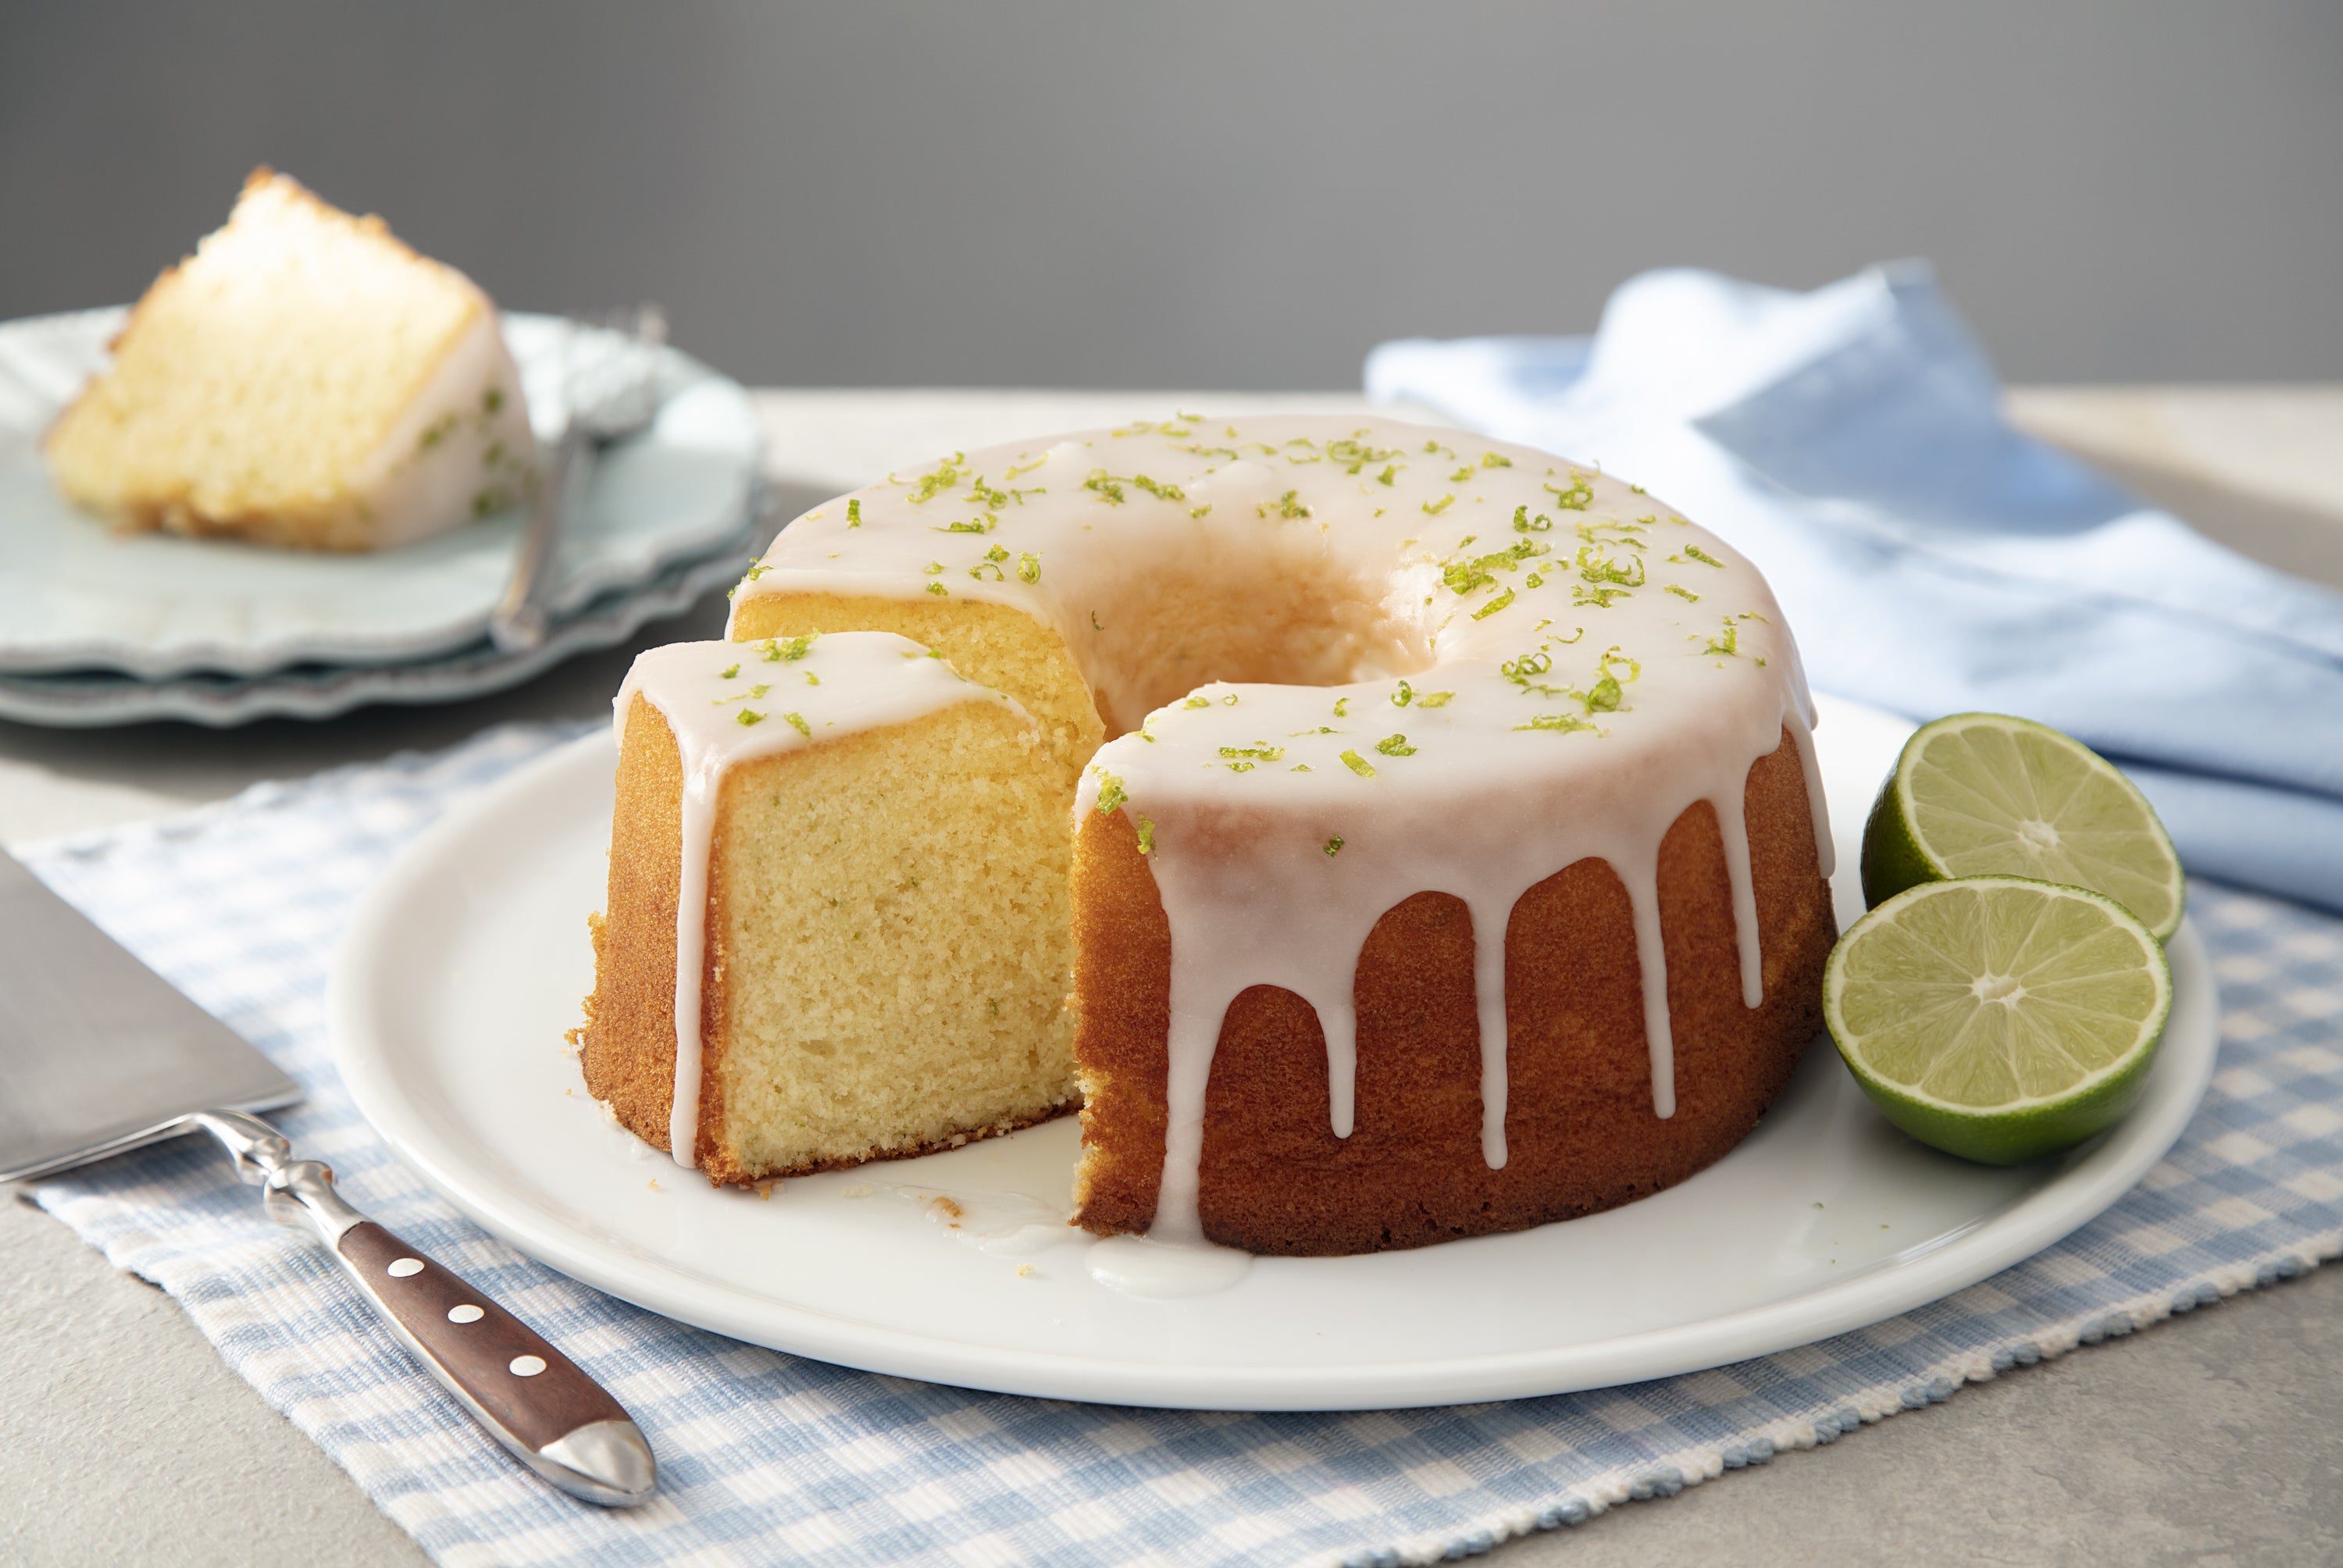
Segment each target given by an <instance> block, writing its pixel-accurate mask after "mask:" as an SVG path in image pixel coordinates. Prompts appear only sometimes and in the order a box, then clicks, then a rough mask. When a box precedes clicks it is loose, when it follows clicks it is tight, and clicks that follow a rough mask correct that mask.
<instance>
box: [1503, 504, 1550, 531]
mask: <svg viewBox="0 0 2343 1568" xmlns="http://www.w3.org/2000/svg"><path fill="white" fill-rule="evenodd" d="M1553 527H1554V519H1553V518H1549V517H1547V516H1546V515H1545V514H1544V512H1540V513H1539V514H1538V515H1537V516H1536V517H1534V518H1533V517H1531V516H1530V509H1529V508H1527V507H1515V508H1513V532H1515V533H1517V534H1542V533H1544V532H1546V531H1547V530H1548V529H1550V528H1553Z"/></svg>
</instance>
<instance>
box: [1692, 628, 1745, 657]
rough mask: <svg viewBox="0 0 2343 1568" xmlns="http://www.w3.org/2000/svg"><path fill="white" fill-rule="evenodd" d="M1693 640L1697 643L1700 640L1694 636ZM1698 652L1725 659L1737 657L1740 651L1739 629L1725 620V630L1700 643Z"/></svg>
mask: <svg viewBox="0 0 2343 1568" xmlns="http://www.w3.org/2000/svg"><path fill="white" fill-rule="evenodd" d="M1693 640H1694V641H1695V642H1697V641H1699V640H1700V639H1699V638H1698V636H1697V635H1695V636H1694V638H1693ZM1700 650H1701V652H1703V653H1706V654H1714V655H1717V656H1720V657H1723V658H1735V657H1737V656H1738V655H1739V653H1740V651H1741V628H1739V627H1736V626H1735V625H1734V624H1733V622H1732V621H1731V620H1727V621H1726V622H1725V629H1724V630H1723V631H1721V632H1719V633H1718V634H1717V635H1716V636H1715V637H1713V638H1709V639H1708V640H1707V641H1706V642H1704V643H1702V644H1701V649H1700Z"/></svg>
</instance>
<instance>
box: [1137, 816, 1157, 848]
mask: <svg viewBox="0 0 2343 1568" xmlns="http://www.w3.org/2000/svg"><path fill="white" fill-rule="evenodd" d="M1139 852H1140V853H1141V854H1142V855H1152V854H1153V853H1155V824H1154V823H1152V822H1151V821H1149V820H1148V819H1146V818H1144V817H1141V819H1139Z"/></svg>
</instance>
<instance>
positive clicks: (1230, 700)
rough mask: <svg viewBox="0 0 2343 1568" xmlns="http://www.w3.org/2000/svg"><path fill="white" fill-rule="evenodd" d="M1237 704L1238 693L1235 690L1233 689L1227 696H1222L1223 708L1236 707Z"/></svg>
mask: <svg viewBox="0 0 2343 1568" xmlns="http://www.w3.org/2000/svg"><path fill="white" fill-rule="evenodd" d="M1236 705H1237V694H1236V693H1235V692H1233V691H1232V692H1230V693H1229V694H1228V695H1227V696H1226V697H1223V698H1222V699H1221V706H1222V707H1223V708H1234V707H1235V706H1236Z"/></svg>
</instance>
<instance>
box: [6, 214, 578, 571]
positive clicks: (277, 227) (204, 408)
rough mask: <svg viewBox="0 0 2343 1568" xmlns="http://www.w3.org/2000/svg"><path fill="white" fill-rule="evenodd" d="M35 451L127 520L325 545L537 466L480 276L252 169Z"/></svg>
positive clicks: (428, 517) (391, 537)
mask: <svg viewBox="0 0 2343 1568" xmlns="http://www.w3.org/2000/svg"><path fill="white" fill-rule="evenodd" d="M47 455H48V460H49V467H50V472H51V474H52V476H53V477H54V478H55V481H56V485H57V487H58V488H59V489H60V490H61V491H63V492H64V494H65V496H66V497H67V498H69V499H71V500H72V501H74V502H75V504H76V505H79V506H82V507H85V508H88V509H90V510H92V511H95V512H97V513H99V514H101V515H102V516H104V517H106V518H109V519H111V520H113V521H114V522H116V524H118V525H119V526H121V527H124V528H131V529H141V528H166V529H170V530H172V531H175V532H177V533H183V534H196V535H228V536H236V537H240V538H247V539H251V540H255V541H257V542H259V543H263V544H271V545H286V546H294V547H298V548H309V549H328V550H362V549H377V548H386V547H388V546H393V545H399V544H405V543H408V542H410V541H412V540H416V539H420V538H427V537H428V536H430V535H433V534H437V533H441V532H444V531H445V530H447V529H448V528H454V527H456V526H457V525H458V524H459V523H462V522H465V521H467V520H468V519H470V518H481V517H487V516H488V515H490V514H492V513H495V512H498V511H501V510H503V509H505V508H507V507H509V506H511V505H513V504H514V503H515V502H517V501H518V500H519V499H520V498H522V496H523V495H524V494H525V493H526V492H527V491H528V489H529V487H531V486H532V485H533V484H534V482H535V473H536V446H535V443H534V441H533V440H532V439H531V437H530V435H529V427H528V410H527V407H526V406H525V404H524V402H523V399H522V396H521V386H520V375H519V372H518V369H517V368H516V367H515V366H514V364H513V360H512V356H511V355H510V353H509V352H508V350H507V348H506V347H505V342H504V336H503V334H502V332H501V331H500V330H499V328H498V320H497V313H496V308H495V307H494V306H492V305H491V304H490V303H489V301H488V296H486V295H485V294H483V293H481V292H480V290H479V289H478V287H477V286H474V285H473V283H472V282H471V280H470V279H468V278H467V277H465V276H464V275H463V274H461V273H459V272H458V271H457V270H456V269H455V268H453V267H450V266H443V265H442V264H440V263H438V262H436V261H432V260H430V259H428V258H427V257H425V256H418V255H417V254H416V253H415V252H414V251H413V250H410V249H409V248H408V247H407V246H404V245H402V244H400V243H399V242H398V241H397V239H396V238H394V237H392V236H391V233H390V231H389V230H388V229H387V227H385V226H384V225H383V222H382V220H381V219H380V218H378V217H352V216H350V215H349V214H347V213H345V212H343V211H341V210H340V209H338V208H337V207H334V206H329V205H328V204H327V203H325V202H323V201H320V200H318V199H317V197H316V196H312V195H311V194H310V193H309V192H308V191H307V190H306V189H304V188H303V187H302V186H300V185H299V184H297V182H295V181H294V180H292V179H289V178H287V176H283V175H280V174H277V173H274V172H273V171H271V170H268V169H266V168H262V169H256V170H255V171H254V172H253V175H252V176H251V177H250V178H249V179H247V180H246V182H245V186H244V193H243V195H242V196H240V197H239V198H238V199H237V201H236V210H235V211H234V212H233V213H232V214H230V216H229V217H228V221H227V225H226V227H224V228H222V229H220V230H219V231H218V232H216V233H215V234H212V235H210V236H207V237H206V238H205V239H204V241H203V242H202V243H201V244H200V245H199V246H197V247H196V254H195V255H194V256H189V257H188V258H187V259H186V260H185V261H183V262H181V263H180V264H179V265H178V266H174V267H171V268H169V269H168V270H166V272H164V274H163V275H162V276H160V277H158V278H156V280H155V284H154V286H152V287H151V288H149V289H148V290H147V291H146V297H145V298H143V299H141V300H140V301H139V302H138V305H137V307H136V309H135V310H133V311H132V312H131V314H130V319H129V321H128V323H127V324H126V326H125V327H124V328H123V330H122V332H121V335H120V336H119V337H116V340H115V343H114V361H113V364H112V366H111V367H109V368H108V369H107V370H106V372H105V373H104V374H102V375H100V376H98V377H96V378H95V379H93V380H92V381H91V382H90V384H89V385H88V387H85V388H84V390H83V391H82V393H81V395H80V397H77V398H75V401H74V402H73V403H72V404H70V405H69V406H68V407H66V408H65V412H64V413H63V414H62V415H60V416H59V417H58V418H57V421H56V423H55V425H54V426H53V427H51V428H50V431H49V435H48V438H47Z"/></svg>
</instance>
